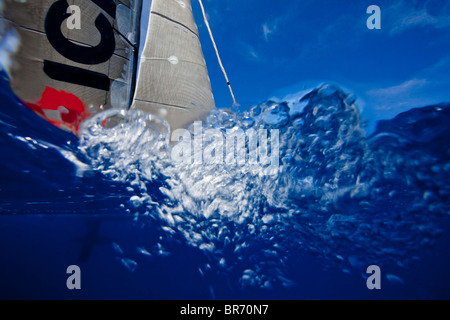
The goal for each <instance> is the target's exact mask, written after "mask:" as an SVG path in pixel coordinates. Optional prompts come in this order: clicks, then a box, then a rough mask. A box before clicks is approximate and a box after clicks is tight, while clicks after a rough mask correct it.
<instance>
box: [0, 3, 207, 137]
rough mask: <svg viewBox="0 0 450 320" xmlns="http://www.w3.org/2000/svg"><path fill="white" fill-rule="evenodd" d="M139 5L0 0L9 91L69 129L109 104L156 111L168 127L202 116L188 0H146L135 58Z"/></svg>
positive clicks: (203, 95) (203, 85)
mask: <svg viewBox="0 0 450 320" xmlns="http://www.w3.org/2000/svg"><path fill="white" fill-rule="evenodd" d="M142 7H143V3H142V0H70V1H69V0H33V1H15V0H4V2H3V8H2V9H3V14H2V20H3V25H4V26H5V25H6V27H7V28H8V27H10V28H14V29H15V30H16V31H17V34H18V36H19V38H20V47H19V48H18V50H17V52H16V53H15V55H14V57H13V62H14V63H13V65H12V66H11V68H10V83H11V87H12V89H13V91H14V92H15V94H16V95H17V96H18V97H19V98H20V99H22V100H23V101H24V103H25V104H26V105H27V106H28V107H29V108H31V109H32V110H34V111H35V112H37V113H38V114H40V115H41V116H43V117H44V118H46V119H47V120H48V121H50V122H51V123H53V124H54V125H56V126H59V127H61V128H64V129H67V130H70V131H72V132H75V133H76V132H77V130H78V127H79V125H80V123H81V122H82V121H83V120H85V119H86V118H89V117H90V116H91V115H93V114H96V113H98V112H100V111H102V110H105V109H108V108H119V109H129V108H131V109H138V110H143V111H145V112H148V113H151V114H155V115H159V116H161V117H162V118H164V119H165V120H167V122H168V123H169V125H170V127H171V128H172V129H176V128H180V127H185V126H186V125H187V124H189V123H190V122H193V121H195V120H201V119H202V118H204V117H205V116H206V115H207V114H208V113H209V111H210V110H211V109H212V108H213V107H214V98H213V95H212V90H211V84H210V82H209V77H208V71H207V68H206V63H205V60H204V57H203V52H202V49H201V45H200V40H199V34H198V29H197V26H196V24H195V21H194V17H193V13H192V7H191V2H190V0H152V1H151V12H150V19H149V25H148V31H147V37H146V40H145V45H144V50H143V53H142V54H141V57H140V63H139V66H138V65H137V64H138V48H139V37H140V32H139V31H140V29H141V24H140V17H141V9H142ZM138 69H139V70H138ZM137 74H138V75H139V76H138V78H137V79H136V75H137Z"/></svg>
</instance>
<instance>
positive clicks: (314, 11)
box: [144, 0, 450, 127]
mask: <svg viewBox="0 0 450 320" xmlns="http://www.w3.org/2000/svg"><path fill="white" fill-rule="evenodd" d="M144 1H146V0H144ZM203 3H204V6H205V9H206V11H207V14H208V19H209V23H210V25H211V28H212V31H213V33H214V37H215V40H216V43H217V45H218V47H219V50H220V54H221V58H222V61H223V63H224V66H225V68H226V70H227V73H228V76H229V78H230V81H231V84H232V87H233V90H234V93H235V95H236V99H237V101H238V103H240V104H241V105H242V106H243V107H250V106H251V105H253V104H256V103H259V102H262V101H264V100H267V99H270V98H273V99H275V98H276V99H288V100H293V99H296V98H298V97H300V96H301V95H302V92H303V91H304V90H305V89H308V88H313V87H316V86H318V85H320V84H321V83H333V84H337V85H339V86H341V87H342V88H344V89H345V91H347V92H349V93H353V94H355V95H356V97H357V99H358V100H357V104H358V106H359V107H360V108H361V110H362V111H363V116H364V117H365V118H366V119H368V120H369V121H370V123H371V124H372V127H373V124H374V123H375V121H376V120H379V119H386V118H392V117H393V116H395V115H396V114H398V113H399V112H403V111H406V110H408V109H410V108H413V107H421V106H425V105H428V104H432V103H439V102H443V101H450V76H449V74H450V1H448V0H447V1H444V0H425V1H411V0H395V1H393V0H390V1H389V0H371V1H361V0H358V1H350V0H345V1H344V0H326V1H325V0H279V1H273V0H203ZM370 5H378V6H379V7H380V8H381V30H369V29H368V28H367V26H366V21H367V19H368V18H369V16H370V14H367V13H366V11H367V8H368V7H369V6H370ZM192 8H193V11H194V16H195V19H196V21H197V25H198V27H199V32H200V38H201V42H202V48H203V51H204V54H205V59H206V62H207V65H208V70H209V73H210V78H211V83H212V87H213V93H214V96H215V99H216V105H217V106H218V107H221V108H225V107H229V106H231V104H232V99H231V97H230V94H229V91H228V88H227V86H226V83H225V80H224V77H223V74H222V72H221V70H220V68H219V65H218V63H217V59H216V56H215V52H214V50H213V47H212V44H211V42H210V39H209V35H208V33H207V29H206V26H205V24H204V22H203V17H202V15H201V10H200V6H199V4H198V2H197V0H192ZM147 10H148V9H147Z"/></svg>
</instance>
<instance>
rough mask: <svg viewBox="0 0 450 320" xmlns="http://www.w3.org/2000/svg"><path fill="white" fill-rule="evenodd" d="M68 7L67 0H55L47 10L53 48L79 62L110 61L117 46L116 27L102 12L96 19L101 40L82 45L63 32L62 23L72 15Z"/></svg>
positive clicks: (47, 28) (49, 39)
mask: <svg viewBox="0 0 450 320" xmlns="http://www.w3.org/2000/svg"><path fill="white" fill-rule="evenodd" d="M68 7H69V4H68V3H67V1H66V0H60V1H57V2H55V3H54V4H53V5H52V6H51V7H50V8H49V10H48V12H47V16H46V18H45V32H46V34H47V38H48V41H49V42H50V43H51V45H52V46H53V48H55V50H56V51H58V52H59V53H60V54H61V55H63V56H64V57H66V58H67V59H70V60H72V61H74V62H78V63H83V64H89V65H93V64H100V63H103V62H106V61H108V60H109V59H110V58H111V56H112V55H113V53H114V50H115V47H116V43H115V39H114V29H113V27H112V26H111V24H110V23H109V21H108V19H107V18H106V17H105V16H104V15H103V14H102V13H101V14H99V15H98V16H97V19H95V26H96V27H97V29H98V31H99V32H100V34H101V40H100V43H99V44H98V45H97V46H95V47H85V46H80V45H77V44H75V43H73V42H71V41H69V40H68V39H67V38H66V37H65V36H64V35H63V34H62V32H61V24H62V23H63V22H64V20H66V19H67V18H68V17H70V13H67V8H68Z"/></svg>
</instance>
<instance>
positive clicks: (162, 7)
mask: <svg viewBox="0 0 450 320" xmlns="http://www.w3.org/2000/svg"><path fill="white" fill-rule="evenodd" d="M138 74H139V75H138V79H137V84H136V91H135V95H134V100H133V103H132V106H131V108H132V109H139V110H144V111H146V112H149V113H152V114H155V115H159V116H161V117H163V118H164V119H166V120H167V121H168V123H169V124H170V126H171V129H172V130H173V129H177V128H181V127H184V126H186V125H187V124H189V123H191V122H193V121H195V120H201V119H202V118H204V117H205V116H206V115H207V114H208V113H209V111H210V110H211V109H212V108H213V107H214V97H213V94H212V90H211V84H210V81H209V77H208V70H207V68H206V63H205V59H204V57H203V52H202V49H201V45H200V40H199V35H198V29H197V25H196V24H195V20H194V16H193V13H192V8H191V1H190V0H153V1H152V6H151V12H150V19H149V25H148V32H147V39H146V43H145V46H144V51H143V54H142V55H141V62H140V66H139V72H138Z"/></svg>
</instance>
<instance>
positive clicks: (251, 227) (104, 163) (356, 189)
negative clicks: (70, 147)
mask: <svg viewBox="0 0 450 320" xmlns="http://www.w3.org/2000/svg"><path fill="white" fill-rule="evenodd" d="M300 102H301V103H302V104H303V106H304V108H303V110H301V111H299V110H298V109H296V110H295V112H294V111H291V110H290V107H289V105H288V104H287V103H275V102H271V101H269V102H266V103H263V104H260V105H257V106H255V107H253V108H252V109H251V110H250V111H249V112H242V113H233V112H231V111H224V110H218V109H217V110H213V111H212V113H211V115H210V116H209V118H208V120H207V121H206V122H205V123H204V124H203V129H205V130H207V129H215V130H218V131H219V132H222V133H224V134H225V132H227V130H231V132H236V131H238V130H244V131H245V132H248V130H252V129H253V130H259V129H266V130H270V129H274V128H275V129H277V130H279V144H280V146H279V148H280V154H279V158H280V165H279V166H278V168H277V170H276V174H272V175H268V174H263V171H264V166H259V167H258V166H256V167H255V166H254V165H252V164H251V163H249V161H247V162H246V163H245V164H242V165H237V164H236V163H225V162H224V163H222V162H216V163H201V162H196V161H190V162H187V163H186V162H184V163H179V162H174V161H173V160H172V158H171V151H172V150H173V149H174V148H175V147H176V146H177V144H178V143H182V142H178V143H174V144H171V143H169V136H168V134H167V132H169V130H168V127H167V125H166V124H165V123H164V121H163V120H161V119H159V118H158V117H155V116H153V115H145V114H142V113H140V112H135V111H117V110H112V111H108V112H105V113H102V114H100V115H97V116H96V117H94V118H92V119H91V120H88V121H87V122H86V123H85V124H84V126H83V128H82V130H81V138H80V146H79V149H80V150H81V151H82V153H83V155H84V156H85V157H86V158H87V159H88V160H89V163H90V165H91V166H92V168H93V170H95V171H98V172H101V173H102V174H103V175H105V176H107V177H109V179H111V180H112V181H115V182H121V183H125V184H126V185H128V191H130V193H131V196H130V197H129V199H128V201H127V202H126V203H124V204H123V206H124V207H126V208H127V211H128V212H129V213H131V214H134V215H136V219H137V221H138V223H142V224H152V225H158V226H160V228H161V230H162V232H163V233H164V234H165V238H166V241H169V240H170V239H182V241H184V242H185V243H187V244H189V245H190V246H192V247H194V248H197V249H198V250H201V251H202V252H203V253H204V254H205V255H206V257H207V258H208V261H209V264H207V265H206V266H204V267H202V269H201V272H202V273H205V272H211V270H214V272H216V273H222V274H226V275H228V276H231V275H233V276H234V277H235V279H234V280H235V282H236V283H238V284H239V285H242V286H258V287H264V288H270V287H273V286H278V285H282V286H290V285H292V282H291V281H290V280H289V279H287V278H286V277H285V268H286V267H288V266H289V263H290V261H293V260H295V258H296V257H298V256H299V254H300V253H301V252H309V253H312V254H315V255H317V256H318V257H320V259H321V261H322V263H323V265H324V267H327V266H333V267H335V266H339V267H340V268H342V269H343V270H344V271H346V270H347V269H348V268H351V267H354V268H358V267H360V266H362V265H369V264H373V263H377V264H380V265H383V264H386V263H394V264H397V265H399V266H400V265H402V266H404V265H407V264H408V263H410V262H411V261H412V260H414V259H416V258H417V257H416V256H415V255H416V253H417V252H418V251H419V250H420V249H422V248H424V247H425V246H427V245H430V244H432V243H433V242H434V241H435V239H436V236H437V235H438V234H439V233H441V232H442V231H444V230H445V229H446V228H447V225H448V215H449V201H448V200H449V198H448V196H449V186H448V183H447V181H449V178H450V176H449V175H450V174H449V172H450V161H449V154H448V150H449V148H447V149H446V150H444V151H442V149H439V148H438V150H435V149H432V148H430V146H431V145H433V143H434V141H431V142H430V141H427V142H426V143H418V139H417V137H413V136H412V135H411V134H410V132H412V131H411V130H410V129H411V128H410V127H411V125H410V126H409V127H407V125H405V127H404V128H400V129H399V128H396V130H397V132H396V131H395V130H391V129H390V128H389V122H386V123H384V124H383V123H381V124H380V125H379V130H378V131H377V132H376V133H375V134H373V135H372V136H371V137H366V136H365V132H364V131H363V129H362V128H361V127H360V115H359V111H358V109H357V107H356V106H355V100H354V98H353V97H351V96H348V95H347V94H345V93H344V92H343V91H341V90H340V89H339V88H337V87H334V86H330V85H325V86H323V87H321V88H319V89H316V90H313V91H312V92H310V93H309V94H307V95H306V96H305V97H304V98H302V99H301V101H300ZM448 111H449V106H448V105H442V106H436V107H429V108H428V109H427V112H426V115H427V116H428V118H426V117H424V116H422V117H418V118H417V119H416V120H415V121H416V122H414V121H409V124H411V123H413V125H416V126H418V125H421V121H422V122H423V120H424V119H425V120H426V121H428V120H429V118H430V117H431V118H433V119H435V118H439V117H442V116H443V115H446V116H447V117H448V113H449V112H448ZM395 120H398V119H394V120H392V121H395ZM400 120H401V119H400ZM105 123H106V124H105ZM107 123H110V125H108V124H107ZM444 126H445V124H444ZM392 127H394V128H395V125H394V126H392ZM441 127H442V126H441ZM444 128H445V127H444ZM382 129H384V130H382ZM402 129H403V130H402ZM435 129H437V128H435ZM205 130H203V135H202V136H201V138H202V139H200V141H202V143H203V150H222V149H220V148H218V147H219V146H221V145H222V144H223V141H221V140H214V139H207V137H206V134H205V132H206V131H205ZM408 130H410V132H409V131H408ZM194 131H195V129H194V128H191V132H192V133H194ZM414 132H416V134H417V130H414ZM441 135H442V132H440V135H438V136H439V137H441ZM421 137H424V135H421ZM269 140H270V139H269ZM195 143H196V142H195V139H194V145H195ZM263 147H264V146H263V145H262V144H261V143H260V144H259V145H257V146H256V148H263ZM194 148H195V147H194ZM246 148H247V151H248V152H250V151H251V150H250V149H251V146H249V143H248V141H247V144H246ZM247 159H248V158H247ZM158 246H160V247H161V246H162V245H161V243H158ZM138 250H140V251H141V252H142V250H144V252H147V251H146V249H143V248H140V249H139V248H138ZM147 253H148V254H149V255H152V253H150V252H147ZM126 266H127V268H129V266H130V263H129V261H128V260H127V263H126ZM132 267H133V270H134V268H135V267H136V266H135V265H134V264H132Z"/></svg>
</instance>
